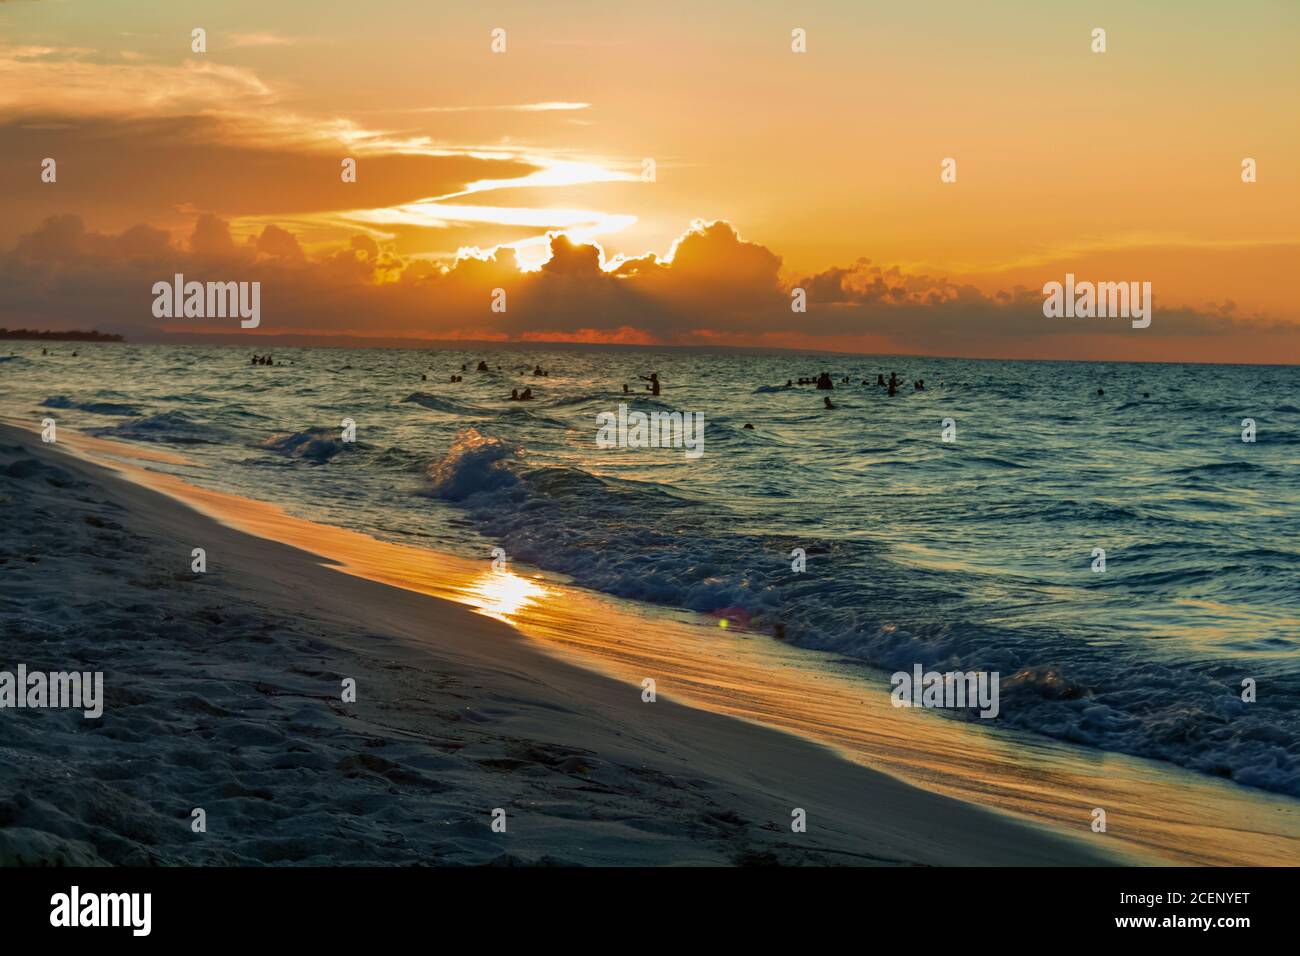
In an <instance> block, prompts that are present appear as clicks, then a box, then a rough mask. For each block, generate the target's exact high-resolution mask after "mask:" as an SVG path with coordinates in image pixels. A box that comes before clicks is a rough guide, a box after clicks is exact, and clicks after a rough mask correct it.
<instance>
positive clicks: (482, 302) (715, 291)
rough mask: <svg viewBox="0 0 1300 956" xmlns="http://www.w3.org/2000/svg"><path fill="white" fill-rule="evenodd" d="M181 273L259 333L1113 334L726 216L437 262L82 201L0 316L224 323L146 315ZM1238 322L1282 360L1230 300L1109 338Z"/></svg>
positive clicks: (1275, 329)
mask: <svg viewBox="0 0 1300 956" xmlns="http://www.w3.org/2000/svg"><path fill="white" fill-rule="evenodd" d="M176 272H180V273H183V274H184V275H185V276H186V278H187V279H190V280H198V281H259V282H261V283H262V303H263V307H262V315H263V318H262V326H261V329H260V330H259V331H260V332H263V333H272V334H273V333H310V334H315V335H324V334H351V335H365V336H387V337H412V338H433V339H444V338H511V339H518V340H544V339H552V340H567V341H601V342H635V343H643V344H654V343H661V344H771V345H786V346H801V347H817V346H818V345H821V346H822V347H825V348H844V347H846V345H847V346H853V345H856V346H858V347H861V348H863V349H865V350H870V351H884V352H888V351H894V352H921V353H932V354H968V355H997V354H1009V355H1016V354H1026V351H1027V350H1028V351H1029V352H1032V351H1034V350H1037V352H1038V353H1040V354H1043V353H1052V354H1055V353H1054V351H1053V347H1052V346H1053V342H1054V341H1055V342H1056V343H1057V344H1058V345H1060V344H1062V343H1066V342H1068V341H1071V337H1078V336H1079V335H1081V334H1085V335H1095V336H1096V337H1097V338H1096V340H1097V341H1102V339H1103V338H1104V337H1105V336H1110V335H1120V333H1121V332H1122V330H1121V329H1119V328H1118V327H1116V328H1114V329H1111V328H1108V327H1105V326H1100V325H1093V326H1080V325H1079V324H1077V323H1075V324H1071V323H1068V322H1055V321H1052V320H1047V319H1045V318H1044V317H1043V314H1042V295H1041V292H1040V291H1039V290H1035V289H1025V288H1016V289H1011V290H1005V291H999V292H996V293H992V294H989V293H985V292H982V291H980V290H979V289H976V288H974V287H973V286H969V285H963V284H961V283H956V282H953V281H951V280H949V279H947V278H943V277H931V276H926V275H916V274H909V273H906V272H904V271H902V270H900V269H898V268H895V267H885V266H879V265H876V264H874V263H872V262H871V261H870V260H869V259H866V258H862V259H859V260H857V261H856V262H854V263H853V264H852V265H849V266H843V267H836V268H832V269H827V270H825V271H823V272H820V273H817V274H814V275H810V276H806V277H801V278H797V279H795V280H793V281H792V282H783V281H782V279H781V258H780V256H778V255H777V254H776V253H774V252H773V251H772V250H770V249H768V248H767V247H765V246H763V245H762V244H759V243H754V242H750V241H747V240H745V239H744V238H742V236H741V235H740V234H739V233H738V232H737V230H736V229H735V228H734V227H733V226H732V225H731V224H730V223H728V222H726V221H712V222H703V221H697V222H694V223H692V224H691V225H690V226H689V228H687V229H686V230H685V231H684V232H683V233H682V235H681V236H680V237H679V238H678V239H677V240H676V241H675V242H674V243H673V244H672V246H671V248H670V249H668V250H666V252H665V253H664V254H663V255H662V256H660V255H654V254H651V255H646V256H642V257H635V258H625V257H615V258H613V259H609V260H607V259H606V256H605V253H604V251H603V250H602V249H601V248H600V247H599V246H598V245H597V244H595V243H589V242H581V241H575V240H574V239H572V238H571V237H569V236H567V235H565V234H563V233H553V234H551V235H550V236H549V257H548V258H547V259H546V261H545V262H544V263H543V264H542V265H541V266H540V268H537V269H533V270H529V271H521V270H520V268H519V265H518V262H517V261H516V259H515V256H514V252H513V250H512V249H510V248H508V247H499V248H496V249H493V250H486V251H480V250H472V251H470V252H468V253H466V254H464V255H462V256H461V257H460V258H458V259H456V260H455V261H452V262H446V263H438V262H434V261H431V260H429V259H427V258H423V257H415V256H403V255H399V254H397V253H396V252H395V251H394V250H393V249H392V248H391V246H389V245H386V244H385V243H383V242H381V241H378V240H376V238H375V237H373V236H371V235H367V234H362V233H358V234H355V235H353V236H351V237H349V238H348V239H347V241H346V242H343V243H339V244H338V245H336V246H334V247H332V248H329V249H325V250H321V251H318V252H316V253H313V254H310V255H309V254H308V253H306V252H304V250H303V247H302V245H301V244H300V243H299V241H298V239H297V237H296V236H295V235H294V234H293V232H292V231H291V230H290V229H287V228H284V227H281V226H278V225H274V224H268V225H267V226H265V227H264V228H263V229H262V230H261V231H260V232H259V233H257V234H256V235H253V236H249V237H247V238H246V239H245V240H243V241H237V240H236V239H235V238H234V237H232V235H231V231H230V229H229V225H228V223H226V222H225V221H224V220H222V219H220V218H218V217H216V216H213V215H210V214H208V215H201V216H199V217H197V219H196V220H195V221H194V223H193V226H192V229H191V230H190V231H189V232H188V233H187V234H185V235H177V236H173V235H170V234H169V233H167V232H166V231H164V230H160V229H156V228H153V227H151V226H148V225H137V226H134V227H131V228H129V229H126V230H123V231H122V232H120V233H101V232H97V231H94V230H91V229H88V228H87V227H86V226H85V224H84V223H83V221H82V220H81V219H80V218H79V217H77V216H73V215H60V216H54V217H50V218H49V219H47V220H46V221H45V222H44V223H42V224H41V226H40V227H39V228H37V229H35V230H33V231H32V232H30V233H28V234H26V235H24V236H22V237H20V238H19V240H18V241H17V242H16V243H15V244H14V245H13V247H12V248H10V249H9V250H7V251H6V252H4V253H3V254H2V255H0V281H3V282H4V283H5V284H6V286H7V288H8V289H9V294H8V295H7V296H6V298H5V300H4V301H3V302H0V317H2V318H3V319H4V320H5V323H6V324H9V325H15V324H23V325H46V326H49V327H89V326H97V327H99V328H101V329H104V330H109V329H113V330H120V331H126V332H127V334H128V335H132V334H134V335H136V336H139V335H141V334H146V335H147V334H148V333H149V332H150V331H172V332H176V331H181V332H187V331H188V332H229V331H232V329H230V328H227V327H223V326H221V325H220V324H219V323H218V324H213V323H211V322H208V323H206V324H205V323H204V322H203V321H201V320H171V321H168V320H154V319H152V317H151V314H150V305H151V303H152V295H151V291H150V290H151V288H152V284H153V283H154V282H156V281H158V280H160V279H169V278H170V277H171V276H172V275H173V274H174V273H176ZM796 286H797V287H800V288H803V289H805V291H806V292H807V296H808V311H807V312H806V313H792V311H791V308H790V301H791V297H790V293H791V289H792V288H793V287H796ZM496 289H502V290H504V291H505V294H506V297H507V298H506V301H507V310H506V311H505V312H504V313H500V312H493V311H492V309H491V303H492V301H493V293H494V290H496ZM1245 331H1249V332H1251V333H1253V334H1255V335H1256V336H1259V337H1261V341H1264V340H1272V341H1273V342H1274V345H1273V346H1270V348H1273V349H1274V351H1273V353H1272V357H1273V358H1274V359H1275V360H1282V359H1283V358H1284V356H1283V355H1281V354H1279V353H1277V352H1276V343H1279V342H1280V343H1283V344H1284V345H1286V346H1289V347H1290V348H1291V350H1292V354H1293V355H1294V349H1295V343H1296V341H1297V330H1296V328H1295V327H1294V326H1290V325H1285V324H1282V323H1269V322H1267V321H1264V320H1261V319H1247V318H1242V317H1238V316H1235V315H1234V313H1233V310H1232V308H1231V307H1230V305H1228V306H1221V307H1220V306H1216V307H1212V308H1207V309H1204V310H1194V309H1188V308H1183V309H1167V310H1164V311H1160V312H1158V313H1157V316H1156V321H1155V322H1154V323H1153V324H1152V326H1151V328H1150V329H1147V330H1143V332H1142V333H1141V336H1140V337H1138V336H1135V335H1129V336H1127V337H1121V338H1118V339H1116V341H1117V342H1120V341H1122V342H1125V343H1127V346H1126V347H1128V348H1129V349H1130V353H1129V354H1127V355H1125V354H1121V355H1120V356H1119V357H1134V356H1133V354H1132V353H1131V350H1132V348H1133V347H1134V346H1135V344H1140V345H1142V346H1143V347H1145V345H1146V344H1147V343H1156V342H1163V343H1166V344H1167V343H1169V342H1171V341H1174V340H1177V339H1179V338H1180V337H1181V338H1188V337H1196V338H1199V339H1204V338H1205V337H1216V336H1217V337H1227V336H1233V335H1236V336H1238V337H1240V335H1241V333H1243V332H1245ZM1063 347H1064V346H1063V345H1062V348H1063ZM1055 351H1056V352H1060V351H1061V348H1057V349H1056V350H1055ZM1061 357H1070V356H1069V355H1068V354H1066V355H1062V356H1061ZM1079 357H1082V356H1079Z"/></svg>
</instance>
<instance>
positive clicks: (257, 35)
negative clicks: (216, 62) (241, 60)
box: [227, 30, 302, 47]
mask: <svg viewBox="0 0 1300 956" xmlns="http://www.w3.org/2000/svg"><path fill="white" fill-rule="evenodd" d="M229 36H230V42H229V43H228V44H227V45H228V46H230V47H257V46H290V45H292V44H295V43H300V42H302V41H301V40H299V39H298V38H296V37H285V36H280V35H279V34H276V33H271V32H269V31H266V30H260V31H255V32H251V33H231V34H230V35H229Z"/></svg>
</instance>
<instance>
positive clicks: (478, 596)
mask: <svg viewBox="0 0 1300 956" xmlns="http://www.w3.org/2000/svg"><path fill="white" fill-rule="evenodd" d="M550 593H551V589H550V588H547V587H544V586H543V585H540V584H537V583H535V582H533V581H530V580H528V579H527V578H522V577H520V576H519V575H517V574H515V573H514V572H513V571H487V572H485V573H484V574H483V575H482V576H480V577H478V578H475V579H474V580H473V581H471V582H470V583H469V586H468V587H466V589H465V597H466V598H467V600H468V603H469V604H470V605H471V606H472V607H476V608H478V610H479V611H481V612H482V613H484V614H486V615H487V616H488V617H494V618H496V619H497V620H499V621H505V622H506V623H507V624H509V623H510V622H511V618H512V617H513V616H514V615H517V614H519V612H521V611H523V610H526V609H527V608H529V607H531V606H533V605H534V604H537V603H539V602H540V601H541V600H542V599H543V598H544V597H546V596H547V595H548V594H550Z"/></svg>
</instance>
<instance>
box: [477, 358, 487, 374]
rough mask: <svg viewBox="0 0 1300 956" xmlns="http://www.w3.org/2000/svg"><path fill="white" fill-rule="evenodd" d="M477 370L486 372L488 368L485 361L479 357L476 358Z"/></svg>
mask: <svg viewBox="0 0 1300 956" xmlns="http://www.w3.org/2000/svg"><path fill="white" fill-rule="evenodd" d="M478 370H479V371H480V372H486V371H487V370H488V367H487V362H485V361H483V360H482V359H479V360H478Z"/></svg>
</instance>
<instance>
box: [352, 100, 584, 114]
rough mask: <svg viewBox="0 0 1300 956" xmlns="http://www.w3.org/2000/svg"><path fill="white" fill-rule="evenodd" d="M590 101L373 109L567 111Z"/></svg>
mask: <svg viewBox="0 0 1300 956" xmlns="http://www.w3.org/2000/svg"><path fill="white" fill-rule="evenodd" d="M589 109H591V104H590V103H570V102H566V101H564V100H548V101H546V102H542V103H504V104H498V105H491V106H415V107H410V108H404V109H386V110H375V111H374V112H378V113H567V112H573V111H576V110H589Z"/></svg>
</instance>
